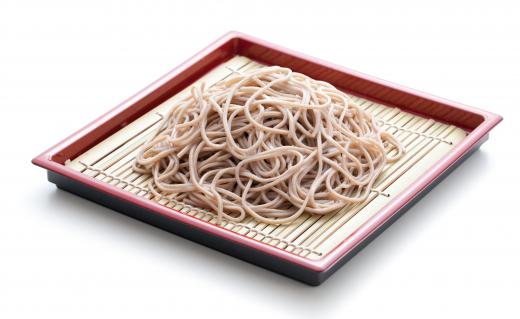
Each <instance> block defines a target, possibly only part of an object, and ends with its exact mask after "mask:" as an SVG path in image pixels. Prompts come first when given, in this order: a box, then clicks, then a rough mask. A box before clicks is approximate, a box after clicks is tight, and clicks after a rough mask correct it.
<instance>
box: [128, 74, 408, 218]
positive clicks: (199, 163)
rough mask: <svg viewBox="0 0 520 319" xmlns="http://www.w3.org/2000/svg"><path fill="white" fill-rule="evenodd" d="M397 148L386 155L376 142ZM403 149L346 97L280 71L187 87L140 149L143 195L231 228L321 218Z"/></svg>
mask: <svg viewBox="0 0 520 319" xmlns="http://www.w3.org/2000/svg"><path fill="white" fill-rule="evenodd" d="M385 142H386V143H388V144H389V146H391V147H393V148H396V149H397V152H396V155H395V156H393V157H390V158H389V157H388V156H387V155H386V153H385V150H384V143H385ZM402 154H403V149H402V147H401V145H400V143H398V142H397V141H396V140H395V139H394V138H393V136H392V135H391V134H389V133H387V132H384V131H381V129H380V128H379V127H378V126H377V125H376V123H375V120H374V118H373V117H372V116H371V115H369V114H368V113H366V112H365V111H364V110H362V109H361V108H360V107H359V106H358V105H356V104H355V103H353V102H352V101H351V99H350V98H349V96H348V95H347V94H345V93H343V92H341V91H339V90H337V89H336V88H334V87H333V86H332V85H330V84H329V83H326V82H322V81H316V80H313V79H311V78H309V77H307V76H305V75H303V74H300V73H296V72H292V71H291V70H290V69H287V68H282V67H277V66H274V67H264V68H261V69H258V70H255V71H253V72H249V73H246V74H238V73H236V74H233V75H232V76H230V77H229V78H227V79H225V80H222V81H220V82H219V83H217V84H216V85H214V86H213V87H210V88H207V87H204V85H202V86H200V87H197V86H194V87H193V88H192V89H191V95H190V96H189V97H187V98H185V99H184V100H182V101H180V102H178V103H177V104H176V105H175V106H174V107H172V109H171V110H170V111H169V113H168V114H167V115H166V116H165V117H164V118H163V120H162V123H161V125H160V127H159V129H158V131H157V132H156V134H155V135H154V136H153V138H151V139H150V140H149V141H148V142H146V143H145V144H144V145H143V147H142V148H141V150H140V152H139V154H138V155H137V157H136V161H135V164H134V169H135V170H136V171H137V172H140V173H147V174H151V175H152V177H153V178H152V179H151V180H150V183H149V186H148V187H149V189H150V191H151V192H152V193H153V194H155V195H156V196H161V195H159V194H162V195H166V196H169V197H171V198H174V199H175V200H177V201H182V202H183V203H185V204H188V205H192V206H195V207H200V208H207V209H211V210H214V211H216V212H217V214H218V221H219V222H220V221H222V218H225V219H228V220H231V221H234V222H239V221H242V220H243V219H244V218H245V217H246V216H248V215H250V216H252V217H253V218H255V219H256V220H258V221H261V222H264V223H268V224H282V223H289V222H292V221H294V220H295V219H296V218H298V217H299V216H300V215H301V214H302V213H304V212H308V213H312V214H328V213H332V212H336V211H338V210H339V209H340V208H342V207H344V206H345V205H347V204H349V203H357V202H362V201H364V200H366V198H367V197H368V195H369V194H370V192H371V191H372V186H373V184H374V181H375V179H376V178H377V176H378V175H379V173H380V172H381V170H382V169H383V167H384V165H385V163H387V162H391V161H394V160H396V159H398V158H399V157H400V156H401V155H402Z"/></svg>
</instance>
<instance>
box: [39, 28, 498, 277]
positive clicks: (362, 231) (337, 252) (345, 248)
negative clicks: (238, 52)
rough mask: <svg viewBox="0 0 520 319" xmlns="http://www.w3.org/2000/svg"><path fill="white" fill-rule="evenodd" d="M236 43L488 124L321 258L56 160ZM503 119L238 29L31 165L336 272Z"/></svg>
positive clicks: (305, 264)
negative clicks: (218, 223) (293, 58)
mask: <svg viewBox="0 0 520 319" xmlns="http://www.w3.org/2000/svg"><path fill="white" fill-rule="evenodd" d="M235 40H245V41H249V42H252V43H255V44H259V45H261V46H264V47H266V48H270V49H273V50H277V51H282V52H284V53H288V54H291V55H293V56H296V57H298V58H300V59H304V60H308V61H311V62H313V63H316V64H320V65H322V66H324V67H327V68H330V69H334V70H336V71H339V72H342V73H347V74H351V75H355V76H357V77H359V78H362V79H365V80H367V81H370V82H373V83H375V84H379V85H384V86H387V87H391V88H394V89H397V90H399V91H402V92H406V93H409V94H412V95H415V96H419V97H423V98H426V99H429V100H432V101H434V102H438V103H442V104H445V105H447V106H449V107H452V108H456V109H461V110H464V111H468V112H471V113H474V114H477V115H480V116H482V118H483V121H482V122H481V123H480V124H479V125H478V126H477V127H476V128H475V129H473V130H472V131H471V132H470V133H469V134H468V136H467V137H466V138H465V139H464V140H463V141H462V142H461V143H459V144H458V145H456V146H455V147H454V148H453V149H452V150H451V151H450V152H449V153H448V154H447V155H445V156H444V157H443V158H441V159H440V160H438V161H437V162H436V163H435V164H434V165H433V166H432V168H431V169H430V170H429V171H428V172H426V173H425V174H423V175H421V176H420V177H419V178H418V179H417V180H416V181H414V182H413V183H412V185H410V186H409V187H408V188H407V189H406V190H405V191H403V192H401V193H400V194H397V195H396V197H395V198H394V199H393V200H392V201H390V202H389V203H388V204H387V205H385V206H384V207H383V208H382V209H381V210H380V211H378V212H377V213H376V214H375V215H374V216H372V217H371V218H370V219H369V220H367V221H366V222H365V223H363V224H362V225H361V226H360V227H359V228H358V229H357V230H356V231H355V232H354V233H353V234H352V235H350V236H349V237H347V238H346V239H344V240H343V241H342V242H340V243H339V244H338V245H337V246H336V247H334V248H333V249H332V250H331V251H330V252H329V253H327V254H325V255H324V256H322V257H321V258H319V259H307V258H305V257H301V256H297V255H295V254H292V253H291V252H288V251H285V250H283V249H281V248H278V247H274V246H271V245H267V244H265V243H262V242H259V241H257V240H254V239H252V238H250V237H247V236H245V235H241V234H238V233H235V232H233V231H231V230H228V229H225V228H222V227H218V226H216V225H213V224H210V223H209V222H206V221H203V220H200V219H197V218H196V217H193V216H189V215H186V214H183V213H181V212H179V211H177V210H174V209H172V208H169V207H166V206H163V205H161V204H159V203H156V202H154V201H151V200H148V199H146V198H142V197H138V196H136V195H134V194H131V193H129V192H126V191H124V190H122V189H120V188H118V187H116V186H113V185H110V184H107V183H104V182H102V181H99V180H96V179H93V178H90V177H88V176H86V175H84V174H82V173H80V172H77V171H75V170H73V169H71V168H69V167H67V166H65V165H63V164H60V163H58V162H56V161H53V160H52V158H53V156H54V155H56V154H59V153H60V151H61V150H63V149H64V148H66V147H67V146H70V145H72V144H73V143H75V142H76V141H77V140H79V139H80V138H81V137H83V136H84V135H86V134H87V133H88V132H91V131H93V130H95V129H96V128H97V127H99V126H101V125H103V124H104V123H106V122H107V121H109V120H110V119H111V118H112V117H113V116H115V115H117V114H118V113H121V112H123V111H124V110H127V109H128V108H130V107H132V105H133V104H134V103H135V102H136V101H139V100H140V99H142V98H144V97H146V96H147V95H148V94H150V93H152V92H153V91H154V90H157V89H158V88H160V87H161V86H162V85H163V84H165V83H166V82H167V81H169V80H171V79H173V78H174V77H176V76H178V75H179V74H181V73H182V72H183V71H185V70H187V69H189V68H190V67H191V66H192V65H193V64H195V63H196V62H197V61H200V60H201V59H204V58H205V57H206V56H207V55H208V54H210V53H212V52H214V51H215V50H217V49H218V48H219V47H221V46H222V45H224V44H225V43H229V42H230V41H235ZM500 121H502V117H501V116H499V115H497V114H494V113H491V112H488V111H485V110H481V109H478V108H475V107H470V106H467V105H464V104H461V103H458V102H453V101H450V100H446V99H443V98H440V97H437V96H433V95H431V94H427V93H424V92H421V91H417V90H414V89H411V88H408V87H405V86H401V85H398V84H395V83H392V82H388V81H385V80H382V79H379V78H377V77H373V76H370V75H367V74H364V73H361V72H358V71H355V70H352V69H349V68H345V67H342V66H339V65H336V64H333V63H330V62H326V61H323V60H321V59H318V58H315V57H311V56H308V55H305V54H302V53H299V52H295V51H293V50H290V49H287V48H284V47H282V46H279V45H275V44H272V43H269V42H267V41H264V40H261V39H258V38H255V37H252V36H249V35H246V34H244V33H241V32H237V31H230V32H228V33H226V34H225V35H224V36H222V37H220V38H219V39H217V40H216V41H214V42H213V43H211V44H210V45H209V46H207V47H206V48H204V49H203V50H201V51H200V52H198V53H197V54H195V55H194V56H192V57H191V58H189V59H188V60H186V61H185V62H183V63H181V64H180V65H179V66H177V67H175V68H174V69H173V70H171V71H170V72H168V73H166V74H165V75H164V76H162V77H160V78H159V79H158V80H156V81H154V82H153V83H151V84H150V85H148V86H147V87H145V88H144V89H142V90H141V91H139V92H138V93H136V94H135V95H133V96H132V97H130V98H128V99H126V100H124V101H123V102H122V103H120V104H119V105H117V106H116V107H114V108H112V109H111V110H109V111H108V112H106V113H105V114H103V115H101V116H100V117H98V118H97V119H95V120H93V121H92V122H90V123H89V124H87V125H86V126H85V127H83V128H81V129H79V130H78V131H77V132H75V133H73V134H72V135H70V136H69V137H67V138H65V139H63V140H62V141H60V142H59V143H57V144H56V145H54V146H52V147H51V148H49V149H48V150H46V151H44V152H43V153H41V154H40V155H38V156H36V157H35V158H34V159H33V160H32V163H33V164H35V165H37V166H40V167H42V168H44V169H47V170H50V171H53V172H55V173H58V174H61V175H64V176H66V177H68V178H71V179H74V180H76V181H78V182H81V183H84V184H86V185H87V186H91V187H93V188H95V189H98V190H100V191H102V192H105V193H108V194H110V195H113V196H116V197H119V198H120V199H123V200H127V201H129V202H131V203H133V204H135V205H138V206H141V207H143V208H145V209H148V210H150V211H152V212H154V213H157V214H160V215H164V216H166V217H169V218H173V219H176V220H178V221H180V222H183V223H186V224H189V225H191V226H193V227H197V228H199V229H201V230H203V231H207V232H209V233H212V234H213V235H217V236H221V237H223V238H225V239H228V240H230V241H233V242H235V243H237V244H242V245H246V246H249V247H250V248H253V249H258V250H260V251H262V252H265V253H268V254H270V255H273V256H275V257H278V258H282V259H285V260H287V261H289V262H292V263H295V264H297V265H299V266H301V267H304V268H307V269H310V270H313V271H317V272H324V271H327V270H328V269H329V268H331V267H332V266H333V265H334V264H335V263H336V262H338V261H339V260H340V259H341V258H342V257H343V256H345V255H347V254H348V253H349V252H351V251H352V250H354V249H355V248H356V247H357V246H358V245H360V244H361V243H362V242H363V241H364V240H365V239H367V238H368V237H369V236H370V235H371V234H372V233H374V232H375V231H377V230H378V229H379V228H380V227H381V226H382V225H383V224H384V223H385V222H386V221H388V220H390V219H391V218H392V217H393V216H394V215H395V214H397V213H398V212H399V210H400V209H401V208H403V207H404V206H405V205H406V204H407V203H409V202H411V201H412V200H413V199H414V198H415V197H416V196H418V195H419V194H420V193H421V192H422V191H423V190H424V189H426V188H427V187H428V186H429V185H430V184H431V183H432V182H433V181H434V180H435V179H436V178H437V177H439V176H440V175H442V173H443V172H444V171H446V170H448V169H449V168H450V167H451V166H452V165H453V164H454V163H455V162H457V160H458V159H459V158H461V157H462V156H463V155H464V154H466V153H467V152H469V151H470V150H471V149H472V148H473V146H475V145H476V144H477V143H478V142H479V141H481V140H482V139H483V138H484V137H486V135H487V134H488V132H489V131H490V130H491V129H492V128H493V127H494V126H496V125H497V124H498V123H499V122H500Z"/></svg>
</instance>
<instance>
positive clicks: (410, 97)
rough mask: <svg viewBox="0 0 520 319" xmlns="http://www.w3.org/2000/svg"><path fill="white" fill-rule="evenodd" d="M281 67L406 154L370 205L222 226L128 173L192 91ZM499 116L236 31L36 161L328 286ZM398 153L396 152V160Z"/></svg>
mask: <svg viewBox="0 0 520 319" xmlns="http://www.w3.org/2000/svg"><path fill="white" fill-rule="evenodd" d="M263 65H280V66H284V67H289V68H291V69H293V70H294V71H297V72H301V73H304V74H306V75H308V76H310V77H313V78H315V79H319V80H323V81H327V82H329V83H332V84H333V85H334V86H336V87H337V88H339V89H341V90H344V91H345V92H347V93H348V94H350V95H351V96H352V98H353V99H354V100H355V101H356V102H357V103H358V104H359V105H361V106H362V107H363V108H364V109H365V110H366V111H368V112H370V113H371V114H373V115H374V116H375V118H376V119H377V121H378V123H379V124H380V125H381V126H382V127H383V129H385V130H388V131H390V132H392V133H393V134H394V136H396V137H397V139H399V140H400V141H401V143H402V144H403V145H404V147H405V150H406V155H405V156H404V157H403V158H401V159H400V160H399V161H397V162H395V163H392V164H387V166H386V167H385V169H384V171H383V173H382V174H381V176H379V178H378V180H377V182H376V184H375V186H374V188H373V189H372V192H371V195H370V197H369V198H368V200H367V201H366V202H364V203H361V204H356V205H350V206H347V207H345V208H344V209H342V210H341V211H339V212H338V213H336V214H329V215H325V216H313V215H309V214H306V215H303V216H301V217H300V218H298V219H297V220H296V221H295V222H293V223H291V224H289V225H279V226H276V225H266V224H262V223H258V222H256V221H254V220H253V219H246V220H244V221H243V222H241V223H234V222H231V221H225V220H224V222H223V223H222V224H217V218H216V215H215V214H214V213H213V212H211V211H206V210H203V209H200V208H197V207H190V206H187V205H184V204H183V203H182V202H176V201H172V200H170V199H168V198H166V197H163V198H153V196H152V195H151V194H150V193H149V192H148V190H147V188H146V183H147V181H148V179H149V178H150V176H147V175H140V174H137V173H135V172H134V171H133V170H132V169H131V164H132V160H133V158H134V156H135V154H136V152H137V150H138V148H139V147H140V146H141V145H142V144H143V143H144V142H145V141H146V139H147V138H148V137H149V135H150V134H151V132H152V131H154V130H155V129H156V128H157V126H158V125H159V122H160V120H161V118H162V114H165V113H166V112H167V110H168V109H169V108H170V107H171V105H172V104H174V103H175V101H176V100H178V99H180V98H182V97H183V96H184V95H185V94H187V92H188V90H189V87H190V86H191V85H197V84H200V83H201V82H205V83H206V85H213V84H214V83H216V82H217V81H219V80H221V79H223V78H225V77H227V76H229V75H230V74H232V73H233V72H246V71H248V70H253V69H255V68H259V67H261V66H263ZM500 121H501V117H500V116H498V115H495V114H492V113H489V112H486V111H483V110H479V109H475V108H471V107H468V106H465V105H462V104H459V103H455V102H452V101H447V100H444V99H441V98H438V97H434V96H431V95H428V94H425V93H422V92H417V91H414V90H412V89H409V88H405V87H401V86H398V85H395V84H393V83H389V82H386V81H383V80H380V79H377V78H374V77H371V76H368V75H365V74H362V73H359V72H356V71H353V70H350V69H346V68H343V67H340V66H337V65H334V64H331V63H327V62H324V61H321V60H318V59H316V58H312V57H309V56H306V55H303V54H300V53H296V52H293V51H291V50H288V49H285V48H282V47H280V46H276V45H273V44H270V43H267V42H265V41H262V40H259V39H256V38H253V37H251V36H247V35H244V34H241V33H237V32H230V33H228V34H226V35H225V36H223V37H222V38H220V39H219V40H217V41H216V42H214V43H213V44H211V45H210V46H209V47H207V48H206V49H204V50H202V51H201V52H200V53H198V54H197V55H195V56H194V57H192V58H190V59H189V60H188V61H186V62H185V63H183V64H182V65H180V66H179V67H177V68H175V69H174V70H172V71H171V72H169V73H168V74H166V75H165V76H163V77H162V78H160V79H159V80H157V81H156V82H154V83H153V84H151V85H150V86H148V87H147V88H145V89H143V90H142V91H140V92H139V93H137V94H136V95H134V96H133V97H131V98H130V99H128V100H126V101H125V102H123V103H122V104H120V105H118V106H117V107H115V108H114V109H112V110H110V111H109V112H107V113H106V114H104V115H102V116H101V117H100V118H98V119H96V120H95V121H93V122H91V123H90V124H88V125H87V126H85V127H84V128H82V129H81V130H79V131H78V132H76V133H74V134H73V135H71V136H69V137H68V138H66V139H65V140H64V141H62V142H60V143H58V144H57V145H55V146H53V147H52V148H50V149H49V150H47V151H45V152H44V153H42V154H41V155H39V156H38V157H36V158H34V159H33V163H34V164H36V165H38V166H41V167H43V168H45V169H47V171H48V179H49V181H51V182H52V183H55V184H56V185H57V186H58V187H59V188H61V189H64V190H67V191H69V192H72V193H75V194H78V195H80V196H82V197H85V198H87V199H90V200H92V201H95V202H98V203H100V204H102V205H105V206H107V207H110V208H113V209H115V210H117V211H119V212H121V213H123V214H126V215H128V216H131V217H134V218H137V219H139V220H142V221H145V222H147V223H149V224H152V225H155V226H158V227H160V228H162V229H165V230H167V231H170V232H172V233H175V234H178V235H180V236H183V237H186V238H189V239H191V240H193V241H196V242H199V243H202V244H204V245H207V246H209V247H212V248H215V249H218V250H220V251H222V252H225V253H227V254H229V255H232V256H235V257H238V258H240V259H243V260H246V261H249V262H251V263H254V264H257V265H260V266H262V267H265V268H267V269H270V270H273V271H276V272H279V273H281V274H284V275H286V276H289V277H292V278H294V279H297V280H300V281H303V282H305V283H307V284H310V285H319V284H320V283H322V282H323V281H324V280H325V279H327V278H328V277H329V276H330V275H331V274H332V273H333V272H334V271H335V270H337V269H338V268H339V267H340V266H341V265H343V264H344V263H345V262H346V261H347V260H348V259H350V258H351V257H352V256H353V255H354V254H355V253H356V252H357V251H359V250H360V249H361V248H363V247H364V246H366V245H367V244H368V243H369V242H370V241H371V240H372V239H373V238H375V236H377V234H379V233H380V232H381V231H382V230H384V229H385V227H387V226H388V225H390V224H391V222H392V221H394V220H395V219H396V218H397V217H398V216H400V215H401V214H402V213H403V212H404V211H405V210H406V209H407V208H409V207H410V206H411V205H412V204H413V203H414V202H415V201H417V200H418V199H419V198H420V197H421V196H422V195H424V194H425V193H426V192H427V191H428V190H429V189H430V188H431V187H433V186H434V185H435V184H436V183H438V182H439V181H440V180H441V179H442V177H443V176H445V175H446V174H448V173H449V172H450V171H451V170H452V169H453V168H454V167H456V165H457V164H459V163H461V162H462V161H463V160H464V159H465V158H466V157H467V156H469V155H470V154H471V153H472V152H473V151H475V150H476V149H477V148H478V147H479V146H480V145H481V144H482V143H483V142H484V141H485V140H486V139H487V136H488V132H489V131H490V130H491V129H492V128H493V127H494V126H495V125H496V124H497V123H499V122H500ZM388 152H393V150H390V149H389V150H388Z"/></svg>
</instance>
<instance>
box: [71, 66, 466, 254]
mask: <svg viewBox="0 0 520 319" xmlns="http://www.w3.org/2000/svg"><path fill="white" fill-rule="evenodd" d="M262 66H263V65H262V64H259V63H257V62H254V61H252V60H250V59H248V58H246V57H242V56H236V57H234V58H232V59H231V60H229V61H227V62H225V63H223V64H221V65H220V66H218V67H216V68H215V69H213V70H212V71H210V72H208V73H207V74H206V75H204V76H203V77H201V78H200V79H199V80H198V81H196V82H195V83H194V84H192V85H199V84H200V83H202V82H205V83H206V85H213V84H214V83H216V82H218V81H219V80H221V79H223V78H225V77H227V76H229V75H231V74H232V73H233V72H243V71H248V70H253V69H255V68H259V67H262ZM188 92H189V87H188V88H186V89H185V90H183V91H181V92H180V93H178V94H176V95H175V96H173V97H171V98H170V99H168V100H167V101H165V102H163V103H162V104H160V105H159V106H157V107H155V108H154V109H152V110H151V111H149V112H148V113H146V114H145V115H143V116H141V117H140V118H138V119H137V120H135V121H134V122H132V123H129V124H128V125H126V126H125V127H123V128H122V129H121V130H119V131H118V132H116V133H114V134H113V135H111V136H110V137H108V138H106V139H105V140H103V141H102V142H100V143H99V144H97V145H95V146H94V147H92V148H91V149H89V150H88V151H86V152H84V153H83V154H81V155H80V156H78V157H77V158H75V159H72V160H69V161H67V162H66V164H65V165H66V166H68V167H70V168H72V169H74V170H76V171H79V172H81V173H83V174H85V175H88V176H90V177H91V178H95V179H97V180H101V181H103V182H106V183H109V184H111V185H114V186H116V187H118V188H120V189H122V190H123V191H127V192H131V193H133V194H135V195H137V196H141V197H144V198H147V199H149V200H154V201H158V202H159V203H160V204H162V205H165V206H167V207H170V208H172V209H174V210H176V211H178V212H180V213H182V214H186V215H189V216H192V217H193V218H198V219H201V220H204V221H206V222H208V223H211V224H213V225H215V227H225V228H227V229H229V230H231V231H234V232H237V233H239V234H242V235H244V236H247V237H249V238H251V239H252V240H256V241H260V242H262V243H265V244H266V245H272V246H276V247H279V248H281V249H284V250H286V251H289V252H291V253H293V254H296V255H299V256H302V257H304V258H309V259H319V258H321V257H322V256H324V255H326V254H327V253H329V252H330V251H331V250H332V249H333V248H334V247H336V246H337V245H338V244H339V243H340V242H342V241H343V240H345V239H346V238H347V237H348V236H350V235H351V234H352V233H353V232H354V231H355V230H356V229H357V228H359V226H361V225H362V224H363V223H364V222H366V221H367V220H368V219H369V218H370V217H372V216H374V214H376V213H377V212H378V211H379V210H380V209H381V208H382V207H384V206H385V205H386V204H387V203H388V202H390V201H391V200H392V198H393V196H395V195H396V194H398V193H399V192H401V191H403V190H405V189H406V188H407V187H408V186H410V185H411V184H412V183H413V182H414V181H415V180H416V179H417V178H418V177H419V176H420V175H422V174H423V173H424V172H426V171H427V170H428V169H430V168H431V167H432V165H433V164H434V163H435V162H436V161H438V160H439V159H441V158H442V157H443V156H444V155H446V154H447V153H448V152H450V150H451V149H452V148H453V147H455V145H457V144H458V143H460V142H461V141H462V140H463V139H464V138H465V137H466V135H467V134H466V132H465V131H464V130H462V129H461V128H458V127H455V126H453V125H448V124H444V123H440V122H437V121H434V120H433V119H428V118H425V117H421V116H418V115H414V114H411V113H407V112H404V111H402V110H400V109H398V108H394V107H389V106H385V105H382V104H378V103H375V102H372V101H370V100H367V99H364V98H360V97H356V96H352V95H351V96H352V98H353V99H354V101H356V102H357V103H358V104H359V105H360V106H361V107H363V108H364V109H365V110H366V111H367V112H369V113H371V114H373V115H374V116H375V118H376V119H377V120H378V122H379V123H380V124H381V125H382V127H383V129H385V130H387V131H389V132H392V133H393V134H394V136H395V137H396V138H397V139H398V140H399V141H401V143H402V144H403V145H404V147H405V150H406V154H405V156H404V157H403V158H401V159H400V160H399V161H397V162H395V163H391V164H387V165H386V167H385V168H384V170H383V173H382V174H381V175H380V176H379V178H378V180H377V182H376V184H375V187H374V189H373V190H372V192H371V195H370V196H369V198H368V200H367V201H365V202H364V203H360V204H356V205H348V206H347V207H345V208H344V209H342V210H341V211H339V212H338V213H336V214H328V215H325V216H313V215H310V214H304V215H302V216H301V217H300V218H298V219H297V220H296V221H295V222H293V223H291V224H289V225H278V226H277V225H266V224H263V223H258V222H256V221H255V220H253V219H252V218H247V219H245V220H244V221H243V222H241V223H234V222H231V221H226V220H225V221H224V222H223V223H222V225H220V226H217V225H216V223H217V218H216V215H215V214H214V213H213V212H211V211H206V210H202V209H199V208H195V207H189V206H187V205H184V204H183V203H179V202H176V201H174V200H171V199H168V198H166V197H163V198H153V196H152V195H151V194H150V192H149V191H148V189H147V187H146V185H147V182H148V180H149V178H150V176H149V175H141V174H137V173H135V172H134V171H133V170H132V168H131V166H132V161H133V159H134V157H135V155H136V153H137V151H138V149H139V148H140V146H141V145H142V144H143V143H144V142H145V141H146V140H147V139H148V138H149V137H150V135H151V134H152V133H153V132H154V131H155V130H156V129H157V127H158V125H159V122H160V120H161V118H162V116H161V114H166V112H167V111H168V110H169V109H170V107H171V106H172V105H173V104H175V102H176V101H177V100H179V99H181V98H182V97H184V96H186V95H187V94H188ZM387 151H388V152H389V153H391V152H395V151H394V150H391V149H388V150H387Z"/></svg>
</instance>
